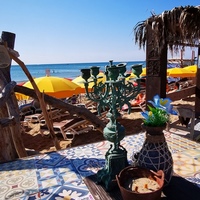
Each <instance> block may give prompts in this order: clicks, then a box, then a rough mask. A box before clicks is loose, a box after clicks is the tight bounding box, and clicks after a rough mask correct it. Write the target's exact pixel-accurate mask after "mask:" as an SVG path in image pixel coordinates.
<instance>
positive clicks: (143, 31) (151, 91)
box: [134, 6, 200, 117]
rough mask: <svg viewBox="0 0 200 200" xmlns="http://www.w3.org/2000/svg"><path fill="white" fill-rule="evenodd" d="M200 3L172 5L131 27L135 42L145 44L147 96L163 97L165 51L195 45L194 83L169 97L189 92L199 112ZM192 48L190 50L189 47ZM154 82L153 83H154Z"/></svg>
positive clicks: (173, 50)
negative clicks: (195, 69) (196, 66)
mask: <svg viewBox="0 0 200 200" xmlns="http://www.w3.org/2000/svg"><path fill="white" fill-rule="evenodd" d="M199 19H200V6H186V7H182V6H180V7H175V8H173V9H172V10H168V11H164V12H163V13H161V14H159V15H155V14H152V16H151V17H150V18H148V19H146V20H144V21H141V22H139V23H137V24H136V26H135V27H134V34H135V42H136V43H137V44H138V45H139V47H140V48H146V69H147V70H146V75H147V78H146V99H147V100H150V99H152V98H153V96H154V95H155V94H159V95H160V96H161V97H163V98H164V97H166V77H167V76H166V75H167V74H166V71H167V62H168V57H167V54H168V51H170V52H173V53H177V52H180V51H182V50H183V49H184V48H185V47H188V46H189V47H191V48H198V69H197V73H196V87H191V88H189V89H187V90H183V91H180V92H179V93H178V92H177V93H175V94H171V96H169V97H170V98H171V99H172V100H177V99H181V98H184V97H187V96H190V95H192V94H194V93H195V94H196V98H195V115H196V117H199V116H200V21H199ZM191 51H192V50H191ZM155 86H156V87H155Z"/></svg>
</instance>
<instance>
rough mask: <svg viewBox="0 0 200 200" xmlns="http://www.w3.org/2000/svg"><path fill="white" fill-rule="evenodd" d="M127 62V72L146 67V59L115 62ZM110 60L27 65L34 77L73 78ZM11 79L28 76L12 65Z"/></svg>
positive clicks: (18, 67)
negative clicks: (135, 66)
mask: <svg viewBox="0 0 200 200" xmlns="http://www.w3.org/2000/svg"><path fill="white" fill-rule="evenodd" d="M119 63H126V70H127V72H129V73H130V72H131V67H132V66H133V65H136V64H142V65H143V67H146V61H124V62H113V64H114V65H117V64H119ZM107 65H109V62H96V63H95V62H94V63H92V62H91V63H61V64H34V65H26V67H27V69H28V70H29V72H30V73H31V75H32V77H33V78H38V77H43V76H46V75H50V76H56V77H63V78H68V79H71V80H73V79H74V78H76V77H77V76H80V75H81V71H80V70H81V69H89V68H90V67H92V66H98V67H100V71H105V67H106V66H107ZM167 67H168V68H173V67H177V64H168V66H167ZM11 80H12V81H15V82H17V83H21V82H26V81H28V78H27V76H26V74H25V73H24V71H23V70H22V68H21V67H20V66H19V65H11ZM174 81H178V79H175V78H172V77H168V83H170V82H174Z"/></svg>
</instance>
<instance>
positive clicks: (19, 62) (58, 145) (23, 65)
mask: <svg viewBox="0 0 200 200" xmlns="http://www.w3.org/2000/svg"><path fill="white" fill-rule="evenodd" d="M8 53H9V55H10V57H11V58H12V59H13V60H14V61H15V62H16V63H17V64H18V65H19V66H21V68H22V70H23V71H24V73H25V74H26V76H27V77H28V79H29V81H30V82H31V84H32V86H33V88H34V90H35V93H36V95H37V97H38V100H39V103H40V106H41V109H42V113H43V115H44V119H45V121H46V124H47V127H48V130H49V133H50V136H51V137H52V139H53V142H54V146H55V147H56V149H57V150H59V149H61V148H60V144H59V141H58V139H57V137H56V135H55V133H54V130H53V124H52V121H51V120H50V119H49V115H48V112H47V109H46V105H45V102H44V99H43V93H41V92H40V91H39V89H38V87H37V85H36V83H35V81H34V79H33V77H32V75H31V74H30V72H29V71H28V69H27V67H26V65H25V64H24V63H23V62H22V61H21V60H20V59H19V58H17V57H16V56H15V55H14V54H13V53H12V52H11V51H9V50H8Z"/></svg>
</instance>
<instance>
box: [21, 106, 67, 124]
mask: <svg viewBox="0 0 200 200" xmlns="http://www.w3.org/2000/svg"><path fill="white" fill-rule="evenodd" d="M48 113H49V117H50V119H52V120H56V119H61V118H63V117H65V116H68V115H69V113H68V112H67V111H63V110H60V109H54V110H49V111H48ZM24 121H28V122H31V123H44V121H45V120H44V116H43V114H42V113H35V114H32V115H27V116H25V118H24Z"/></svg>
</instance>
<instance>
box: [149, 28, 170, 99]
mask: <svg viewBox="0 0 200 200" xmlns="http://www.w3.org/2000/svg"><path fill="white" fill-rule="evenodd" d="M147 33H148V34H147V37H148V38H147V43H146V74H147V78H146V99H147V101H148V100H152V99H153V97H154V95H156V94H158V95H160V97H162V98H165V97H166V75H167V45H166V44H165V45H164V46H163V48H162V49H159V48H158V47H157V46H156V45H155V43H154V34H153V32H152V29H151V26H150V25H149V27H148V29H147Z"/></svg>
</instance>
